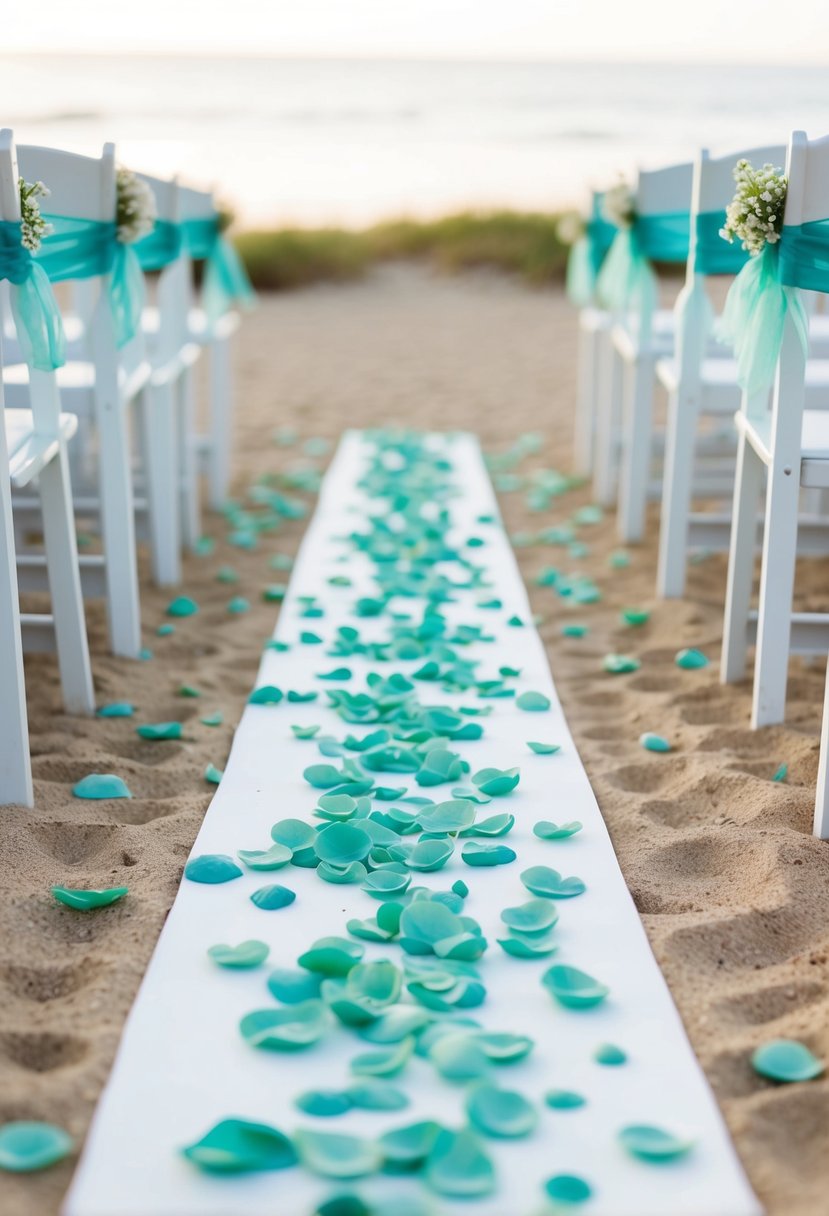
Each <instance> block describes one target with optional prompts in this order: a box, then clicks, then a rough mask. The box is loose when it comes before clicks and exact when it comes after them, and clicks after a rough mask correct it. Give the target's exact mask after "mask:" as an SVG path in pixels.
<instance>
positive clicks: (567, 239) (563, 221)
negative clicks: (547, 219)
mask: <svg viewBox="0 0 829 1216" xmlns="http://www.w3.org/2000/svg"><path fill="white" fill-rule="evenodd" d="M556 236H557V237H558V239H559V240H560V241H561V243H562V245H575V243H576V241H580V240H581V238H582V237H583V236H584V218H583V216H581V215H579V213H578V211H564V212H562V214H561V215H560V216H559V217H558V220H557V221H556Z"/></svg>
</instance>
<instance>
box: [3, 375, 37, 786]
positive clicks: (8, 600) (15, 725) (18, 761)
mask: <svg viewBox="0 0 829 1216" xmlns="http://www.w3.org/2000/svg"><path fill="white" fill-rule="evenodd" d="M2 408H3V406H2V399H1V398H0V410H2ZM7 469H8V456H7V453H6V435H5V429H4V428H3V426H0V670H2V673H3V674H2V679H0V722H1V723H2V724H3V729H2V730H0V805H2V806H8V805H10V804H12V803H16V804H19V805H21V806H34V793H33V789H32V769H31V764H30V761H29V722H28V718H27V715H26V685H25V682H24V679H23V643H22V641H21V637H20V600H19V598H18V590H17V566H16V564H15V550H14V529H13V527H12V503H11V491H10V488H9V481H8V475H7Z"/></svg>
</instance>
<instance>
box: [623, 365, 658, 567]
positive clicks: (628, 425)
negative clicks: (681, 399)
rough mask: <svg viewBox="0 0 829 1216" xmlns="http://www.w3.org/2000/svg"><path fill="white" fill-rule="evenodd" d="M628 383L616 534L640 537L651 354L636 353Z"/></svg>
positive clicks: (650, 412) (648, 431) (650, 418)
mask: <svg viewBox="0 0 829 1216" xmlns="http://www.w3.org/2000/svg"><path fill="white" fill-rule="evenodd" d="M630 371H631V380H632V383H631V384H630V385H629V386H628V391H627V393H626V398H625V404H626V409H625V416H624V421H623V423H622V456H621V461H620V465H621V468H620V471H619V514H618V519H617V526H618V531H619V538H620V539H621V540H622V541H624V542H625V543H634V542H636V541H641V539H642V536H643V534H644V531H645V512H646V510H647V504H648V475H649V473H650V465H651V446H652V428H653V358H652V357H651V356H645V355H642V356H640V357H639V358H638V359H637V360H636V362H635V363H634V364H633V365H632V366H631V369H630Z"/></svg>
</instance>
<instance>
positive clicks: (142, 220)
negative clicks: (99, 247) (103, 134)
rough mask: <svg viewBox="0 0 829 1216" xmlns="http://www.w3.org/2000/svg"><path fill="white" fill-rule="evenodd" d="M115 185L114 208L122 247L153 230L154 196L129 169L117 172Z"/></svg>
mask: <svg viewBox="0 0 829 1216" xmlns="http://www.w3.org/2000/svg"><path fill="white" fill-rule="evenodd" d="M115 184H116V188H117V192H118V197H117V202H116V207H115V223H116V225H117V227H118V240H119V241H121V242H122V244H124V245H131V244H132V243H133V241H140V240H141V238H142V236H147V234H148V233H150V232H152V230H153V225H154V224H155V221H156V215H157V212H156V206H155V195H154V194H153V192H152V190H151V189H150V187H149V186H148V185H147V183H146V182H142V180H141V178H140V177H136V175H135V174H134V173H131V172H130V170H129V169H119V170H118V172H117V175H116V183H115Z"/></svg>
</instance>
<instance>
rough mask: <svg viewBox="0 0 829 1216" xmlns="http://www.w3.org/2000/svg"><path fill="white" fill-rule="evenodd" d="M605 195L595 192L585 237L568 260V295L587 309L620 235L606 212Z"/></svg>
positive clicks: (578, 304)
mask: <svg viewBox="0 0 829 1216" xmlns="http://www.w3.org/2000/svg"><path fill="white" fill-rule="evenodd" d="M603 199H604V195H603V194H594V195H593V211H592V214H591V216H590V219H589V220H588V221H587V223H586V224H585V227H584V236H582V237H580V238H579V240H577V241H575V242H574V244H573V245H572V246H571V248H570V255H569V257H568V259H567V279H566V286H567V295H568V296H569V298H570V299H571V300H572V302H573V303H574V304H575V305H576V306H577V307H578V308H586V307H587V306H588V305H589V304H591V303H592V302H593V300H594V298H595V295H596V282H597V280H598V277H599V271H600V270H601V268H602V263H603V262H604V259H605V257H606V256H607V252H608V250H609V249H610V246H611V245H612V244H613V238H614V237H615V235H616V231H617V229H616V225H615V224H611V223H610V221H609V220H606V219H605V218H604V215H603V214H602V200H603Z"/></svg>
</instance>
